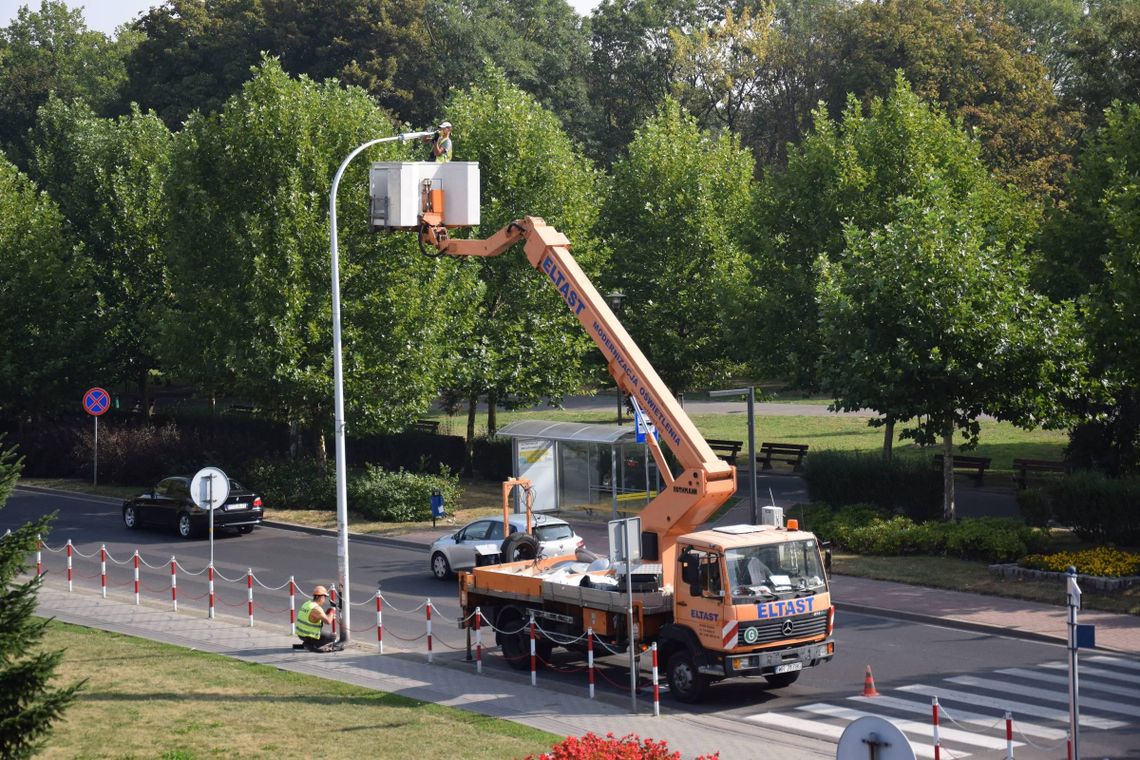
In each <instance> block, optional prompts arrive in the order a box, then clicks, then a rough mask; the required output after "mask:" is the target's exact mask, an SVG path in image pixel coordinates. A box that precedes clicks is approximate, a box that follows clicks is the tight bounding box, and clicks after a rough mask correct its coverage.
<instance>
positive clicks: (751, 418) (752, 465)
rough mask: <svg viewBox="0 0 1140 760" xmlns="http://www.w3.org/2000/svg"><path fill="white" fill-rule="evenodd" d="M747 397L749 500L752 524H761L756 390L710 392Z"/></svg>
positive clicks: (714, 395) (750, 388)
mask: <svg viewBox="0 0 1140 760" xmlns="http://www.w3.org/2000/svg"><path fill="white" fill-rule="evenodd" d="M741 395H744V396H747V397H748V498H749V499H750V500H751V504H752V524H753V525H756V524H758V523H759V522H760V519H759V517H758V516H757V515H756V415H755V414H754V409H755V406H756V388H755V386H752V385H750V386H748V387H747V388H732V389H731V390H727V391H709V396H712V397H716V396H741Z"/></svg>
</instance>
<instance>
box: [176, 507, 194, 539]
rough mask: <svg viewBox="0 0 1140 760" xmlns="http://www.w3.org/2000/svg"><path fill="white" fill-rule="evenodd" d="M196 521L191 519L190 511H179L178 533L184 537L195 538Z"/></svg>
mask: <svg viewBox="0 0 1140 760" xmlns="http://www.w3.org/2000/svg"><path fill="white" fill-rule="evenodd" d="M194 533H195V531H194V523H193V522H191V521H190V513H189V512H179V513H178V535H180V536H182V537H183V538H194Z"/></svg>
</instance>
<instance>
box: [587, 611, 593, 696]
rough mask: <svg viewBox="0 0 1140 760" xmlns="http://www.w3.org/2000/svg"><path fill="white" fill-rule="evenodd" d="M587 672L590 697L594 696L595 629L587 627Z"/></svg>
mask: <svg viewBox="0 0 1140 760" xmlns="http://www.w3.org/2000/svg"><path fill="white" fill-rule="evenodd" d="M586 672H587V673H588V674H589V679H590V699H593V698H594V629H593V628H587V629H586Z"/></svg>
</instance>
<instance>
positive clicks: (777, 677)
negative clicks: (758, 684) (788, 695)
mask: <svg viewBox="0 0 1140 760" xmlns="http://www.w3.org/2000/svg"><path fill="white" fill-rule="evenodd" d="M802 672H803V671H802V670H797V671H794V672H792V673H773V674H772V675H769V676H764V680H765V681H767V682H768V685H769V686H771V687H772V688H773V689H784V688H786V687H788V686H791V685H792V684H794V683H795V682H796V681H797V680H798V679H799V677H800V673H802Z"/></svg>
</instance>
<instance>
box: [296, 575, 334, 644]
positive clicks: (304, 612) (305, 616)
mask: <svg viewBox="0 0 1140 760" xmlns="http://www.w3.org/2000/svg"><path fill="white" fill-rule="evenodd" d="M328 595H329V592H328V589H326V588H325V587H324V586H317V587H316V588H314V589H313V598H312V599H310V600H308V601H306V602H305V603H304V604H302V605H301V611H300V614H298V615H297V621H296V628H297V635H298V636H300V637H301V638H302V639H320V638H321V626H322V625H323V624H324V622H325V620H326V619H327V618H328V615H327V614H326V613H325V611H324V609H323V608H322V607H321V604H322V603H323V602H324V600H325V599H327V598H328ZM313 618H316V620H314V619H313Z"/></svg>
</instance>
